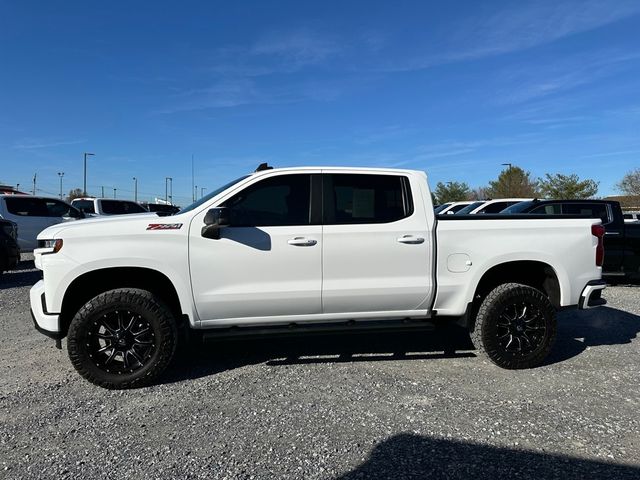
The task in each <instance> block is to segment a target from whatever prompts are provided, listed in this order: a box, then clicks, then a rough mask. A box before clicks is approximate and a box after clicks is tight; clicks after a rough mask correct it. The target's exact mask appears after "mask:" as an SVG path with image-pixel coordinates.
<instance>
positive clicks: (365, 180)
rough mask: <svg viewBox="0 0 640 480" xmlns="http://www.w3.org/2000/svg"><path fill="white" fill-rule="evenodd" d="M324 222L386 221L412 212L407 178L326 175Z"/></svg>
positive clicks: (336, 223) (342, 223)
mask: <svg viewBox="0 0 640 480" xmlns="http://www.w3.org/2000/svg"><path fill="white" fill-rule="evenodd" d="M323 196H324V209H323V210H324V223H325V225H332V224H333V225H345V224H362V223H389V222H395V221H397V220H400V219H402V218H406V217H408V216H410V215H411V214H412V213H413V204H412V203H411V195H410V193H409V180H408V179H407V178H406V177H400V176H396V175H360V174H347V173H344V174H343V173H337V174H325V175H324V195H323Z"/></svg>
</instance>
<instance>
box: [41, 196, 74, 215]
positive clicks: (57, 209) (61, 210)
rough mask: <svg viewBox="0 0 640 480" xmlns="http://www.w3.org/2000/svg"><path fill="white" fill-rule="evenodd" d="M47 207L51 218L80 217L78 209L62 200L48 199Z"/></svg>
mask: <svg viewBox="0 0 640 480" xmlns="http://www.w3.org/2000/svg"><path fill="white" fill-rule="evenodd" d="M45 205H46V207H47V214H48V216H49V217H71V218H78V217H80V212H78V210H77V209H76V208H74V207H72V206H71V205H69V204H68V203H65V202H61V201H60V200H53V199H47V200H45Z"/></svg>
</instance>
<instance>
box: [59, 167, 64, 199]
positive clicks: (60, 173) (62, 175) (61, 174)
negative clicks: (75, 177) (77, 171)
mask: <svg viewBox="0 0 640 480" xmlns="http://www.w3.org/2000/svg"><path fill="white" fill-rule="evenodd" d="M58 176H59V177H60V200H62V177H64V172H58Z"/></svg>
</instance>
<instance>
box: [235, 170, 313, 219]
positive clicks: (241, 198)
mask: <svg viewBox="0 0 640 480" xmlns="http://www.w3.org/2000/svg"><path fill="white" fill-rule="evenodd" d="M224 206H225V207H227V208H229V210H230V220H231V226H233V227H268V226H271V227H279V226H287V225H310V224H311V221H310V218H311V175H306V174H305V175H302V174H292V175H278V176H276V177H271V178H267V179H265V180H262V181H259V182H258V183H254V184H253V185H251V186H249V187H247V188H245V189H244V190H242V191H241V192H239V193H237V194H236V195H234V196H233V197H231V198H230V199H229V200H227V201H226V202H225V203H224Z"/></svg>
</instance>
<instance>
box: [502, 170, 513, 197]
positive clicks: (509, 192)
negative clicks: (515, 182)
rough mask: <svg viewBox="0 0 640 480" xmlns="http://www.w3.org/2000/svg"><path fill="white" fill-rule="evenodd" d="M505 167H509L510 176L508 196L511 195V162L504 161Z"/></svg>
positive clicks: (508, 179)
mask: <svg viewBox="0 0 640 480" xmlns="http://www.w3.org/2000/svg"><path fill="white" fill-rule="evenodd" d="M502 166H503V167H509V170H508V171H509V177H507V196H509V197H510V196H511V164H510V163H503V164H502Z"/></svg>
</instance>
